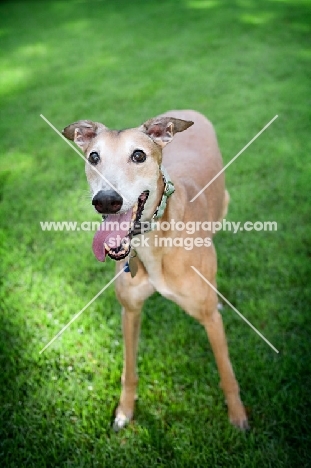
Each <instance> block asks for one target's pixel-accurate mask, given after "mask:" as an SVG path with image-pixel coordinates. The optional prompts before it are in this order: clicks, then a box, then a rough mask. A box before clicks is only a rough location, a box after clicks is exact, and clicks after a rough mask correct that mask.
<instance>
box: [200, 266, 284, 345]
mask: <svg viewBox="0 0 311 468" xmlns="http://www.w3.org/2000/svg"><path fill="white" fill-rule="evenodd" d="M191 268H192V269H193V270H194V271H195V272H196V273H197V274H198V275H199V276H200V277H201V278H202V280H203V281H205V283H207V284H208V285H209V286H210V287H211V288H212V289H213V290H214V291H215V292H216V293H217V294H218V296H220V297H221V298H222V299H223V300H224V301H225V302H226V303H227V304H228V305H229V306H230V307H231V309H233V310H234V312H236V313H237V314H238V315H239V317H241V319H243V320H244V322H246V323H247V325H249V326H250V327H251V328H252V329H253V330H254V331H255V332H256V333H257V335H259V336H260V338H262V339H263V340H264V341H265V342H266V343H267V344H268V345H269V346H270V347H271V348H272V349H273V351H275V352H276V353H278V352H279V351H278V350H277V349H276V348H275V347H274V346H273V344H271V343H270V341H268V340H267V338H265V337H264V336H263V335H262V334H261V333H260V331H258V330H257V328H255V327H254V325H252V324H251V323H250V322H249V321H248V320H247V319H246V318H245V317H244V315H242V314H241V312H239V311H238V309H236V308H235V307H234V306H233V305H232V304H231V302H229V301H228V299H226V298H225V296H223V295H222V294H221V293H220V292H219V291H218V290H217V289H216V288H215V287H214V286H213V285H212V284H211V283H210V282H209V281H208V280H207V279H206V278H205V276H203V275H202V273H200V272H199V271H198V270H197V269H196V268H195V267H194V266H192V265H191Z"/></svg>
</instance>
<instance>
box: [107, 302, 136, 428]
mask: <svg viewBox="0 0 311 468" xmlns="http://www.w3.org/2000/svg"><path fill="white" fill-rule="evenodd" d="M140 318H141V309H138V310H129V309H126V308H123V309H122V330H123V339H124V364H123V373H122V379H121V382H122V391H121V397H120V403H119V406H118V408H117V411H116V418H115V420H114V425H113V428H114V430H116V431H118V430H119V429H122V427H124V426H125V425H126V424H127V423H128V422H129V421H130V420H131V419H132V417H133V413H134V404H135V397H136V387H137V382H138V376H137V371H136V355H137V346H138V340H139V331H140Z"/></svg>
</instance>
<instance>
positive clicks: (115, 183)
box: [63, 117, 193, 214]
mask: <svg viewBox="0 0 311 468" xmlns="http://www.w3.org/2000/svg"><path fill="white" fill-rule="evenodd" d="M192 124H193V122H187V121H184V120H180V119H175V118H169V117H158V118H155V119H150V120H148V121H147V122H145V123H144V124H143V125H141V126H140V127H138V128H130V129H126V130H121V131H116V130H109V129H108V128H107V127H105V125H103V124H101V123H97V122H92V121H90V120H80V121H79V122H75V123H73V124H71V125H68V127H66V128H65V129H64V130H63V135H64V136H65V137H66V138H68V139H69V140H73V141H74V142H75V143H76V144H77V145H78V146H79V147H80V148H81V149H82V150H83V152H84V154H85V157H86V159H87V161H88V163H87V164H86V176H87V180H88V182H89V185H90V188H91V192H92V197H93V198H92V203H93V205H94V206H95V209H96V210H97V211H98V212H99V213H101V214H110V213H125V212H127V211H128V210H129V209H131V208H132V207H133V206H134V205H135V203H136V202H137V200H138V198H139V196H140V195H141V194H142V193H143V192H146V191H148V192H150V193H153V192H155V191H156V186H157V182H158V178H159V166H160V165H161V162H162V148H164V146H166V145H167V144H168V143H169V142H170V141H171V140H172V139H173V137H174V135H175V133H177V132H182V131H183V130H186V129H187V128H188V127H190V126H191V125H192Z"/></svg>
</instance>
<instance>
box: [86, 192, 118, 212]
mask: <svg viewBox="0 0 311 468" xmlns="http://www.w3.org/2000/svg"><path fill="white" fill-rule="evenodd" d="M122 204H123V198H122V197H121V195H119V194H118V193H117V192H116V191H115V190H100V191H99V192H97V194H96V195H95V196H94V198H93V200H92V205H94V206H95V209H96V210H97V211H98V213H101V214H113V213H117V212H118V211H120V209H121V207H122Z"/></svg>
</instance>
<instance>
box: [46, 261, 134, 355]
mask: <svg viewBox="0 0 311 468" xmlns="http://www.w3.org/2000/svg"><path fill="white" fill-rule="evenodd" d="M124 268H125V267H124ZM124 268H123V269H122V270H121V271H119V273H118V274H117V275H116V276H115V277H114V278H112V280H110V281H109V283H107V284H106V286H104V287H103V289H101V290H100V291H99V292H98V293H97V294H96V296H94V297H93V299H91V300H90V302H88V303H87V304H86V305H85V306H84V307H83V309H81V310H80V312H78V313H77V314H76V315H74V316H73V317H72V319H71V320H70V322H68V323H67V325H65V326H64V328H62V329H61V331H59V332H58V333H57V335H55V336H54V338H52V340H51V341H50V342H49V343H48V344H47V345H45V346H44V348H42V349H41V351H40V352H39V354H42V353H43V352H44V351H45V350H46V349H47V348H48V347H49V346H50V345H51V344H52V343H54V341H55V340H57V338H59V337H60V335H61V334H62V333H63V332H64V331H65V330H66V329H67V328H68V327H69V326H70V325H71V324H72V323H73V322H74V321H75V320H76V319H77V318H78V317H80V315H81V314H82V312H84V311H85V309H87V308H88V306H90V305H91V304H92V303H93V302H94V301H95V300H96V299H97V298H98V296H100V295H101V294H102V293H103V292H104V291H105V289H107V288H108V287H109V286H110V285H111V283H113V282H114V281H115V280H116V279H117V278H118V276H120V275H121V274H122V273H123V271H124Z"/></svg>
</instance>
